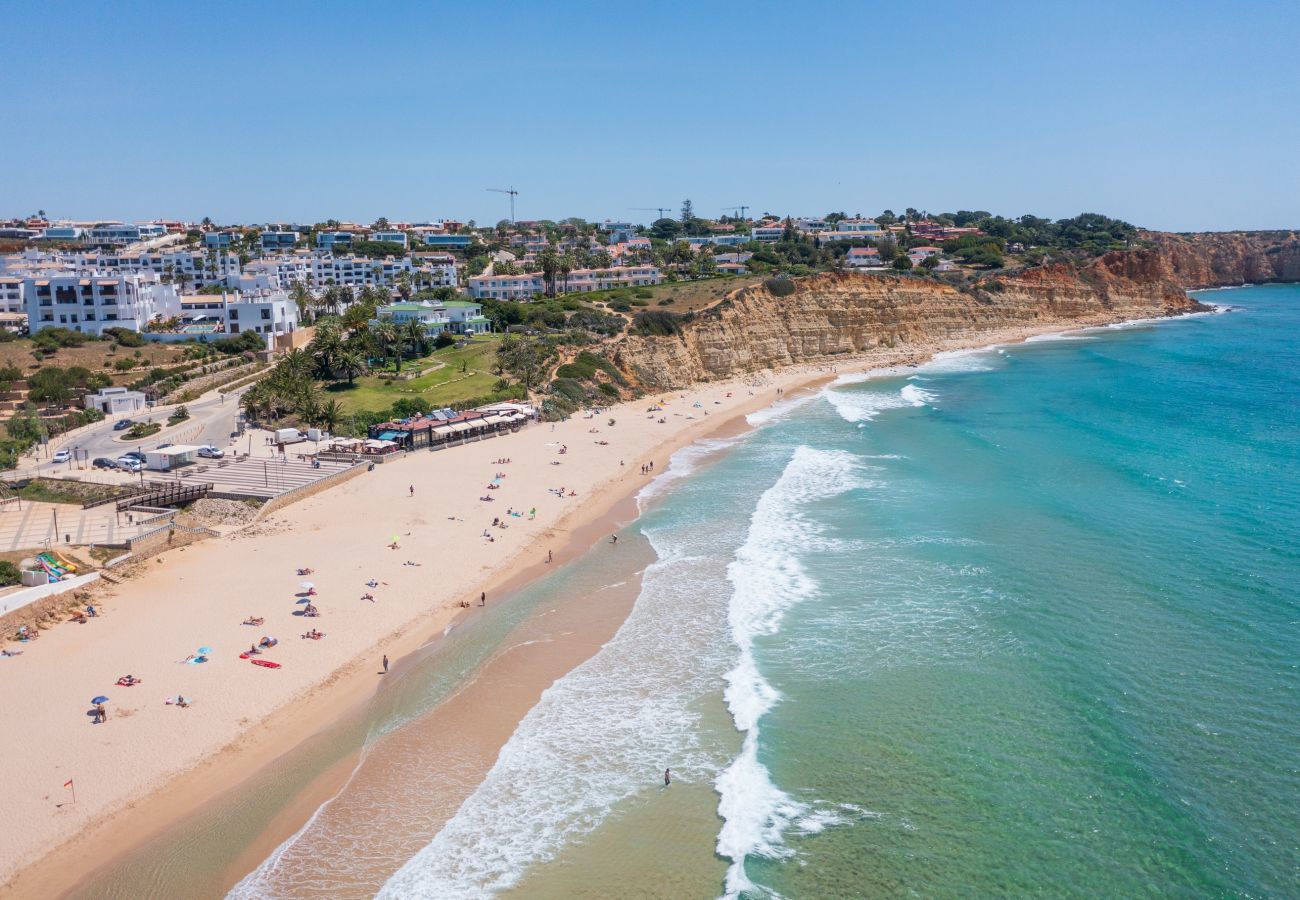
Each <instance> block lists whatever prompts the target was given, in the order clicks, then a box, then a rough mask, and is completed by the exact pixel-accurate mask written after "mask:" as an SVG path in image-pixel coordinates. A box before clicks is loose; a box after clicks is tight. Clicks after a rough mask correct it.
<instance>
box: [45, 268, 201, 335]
mask: <svg viewBox="0 0 1300 900" xmlns="http://www.w3.org/2000/svg"><path fill="white" fill-rule="evenodd" d="M23 300H24V302H25V304H26V307H27V324H28V328H29V329H30V330H31V331H32V332H33V333H34V332H37V331H40V330H41V329H44V328H68V329H70V330H72V331H84V332H86V333H88V334H96V335H97V334H102V333H103V330H104V329H105V328H113V327H118V328H130V329H131V330H133V331H143V330H144V327H145V325H146V324H148V322H149V320H150V319H152V318H153V317H154V314H155V312H156V311H157V310H158V309H159V308H169V307H171V306H173V305H175V304H176V303H177V302H178V301H177V297H176V289H175V288H174V287H172V286H171V285H170V284H163V283H162V282H161V281H160V280H159V279H158V276H157V275H155V274H153V273H152V272H117V273H104V272H93V273H92V272H71V273H69V272H62V271H56V272H50V273H33V274H29V275H28V276H26V277H25V278H24V279H23Z"/></svg>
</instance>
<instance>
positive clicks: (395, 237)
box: [368, 230, 407, 249]
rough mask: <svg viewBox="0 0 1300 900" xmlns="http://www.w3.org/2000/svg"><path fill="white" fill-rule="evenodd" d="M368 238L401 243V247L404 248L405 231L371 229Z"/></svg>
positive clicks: (388, 242)
mask: <svg viewBox="0 0 1300 900" xmlns="http://www.w3.org/2000/svg"><path fill="white" fill-rule="evenodd" d="M368 240H371V241H376V242H379V241H382V242H383V243H385V244H401V245H402V249H406V246H407V244H406V232H405V231H397V230H391V231H372V232H371V233H370V237H369V238H368Z"/></svg>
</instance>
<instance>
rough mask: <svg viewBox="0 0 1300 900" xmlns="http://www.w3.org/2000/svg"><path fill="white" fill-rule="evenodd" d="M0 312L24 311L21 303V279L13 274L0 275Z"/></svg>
mask: <svg viewBox="0 0 1300 900" xmlns="http://www.w3.org/2000/svg"><path fill="white" fill-rule="evenodd" d="M0 312H6V313H26V312H27V306H26V305H25V304H24V303H23V280H22V279H21V278H19V277H17V276H15V275H6V276H3V277H0Z"/></svg>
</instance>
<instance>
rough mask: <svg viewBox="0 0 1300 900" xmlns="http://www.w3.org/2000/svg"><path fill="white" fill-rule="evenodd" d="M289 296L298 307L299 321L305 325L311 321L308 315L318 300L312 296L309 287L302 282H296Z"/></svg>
mask: <svg viewBox="0 0 1300 900" xmlns="http://www.w3.org/2000/svg"><path fill="white" fill-rule="evenodd" d="M289 296H290V297H291V298H293V302H294V303H295V304H297V306H298V321H300V322H303V323H306V322H308V321H310V320H309V318H308V313H309V312H310V311H311V307H312V304H313V303H315V302H316V298H315V297H313V296H312V293H311V291H310V290H309V289H308V287H307V285H305V284H303V283H302V282H301V281H295V282H294V283H293V288H292V289H291V290H290V291H289Z"/></svg>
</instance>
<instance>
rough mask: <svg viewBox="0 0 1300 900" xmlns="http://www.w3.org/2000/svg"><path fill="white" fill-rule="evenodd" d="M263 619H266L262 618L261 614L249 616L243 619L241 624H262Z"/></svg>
mask: <svg viewBox="0 0 1300 900" xmlns="http://www.w3.org/2000/svg"><path fill="white" fill-rule="evenodd" d="M265 621H266V619H264V618H262V617H261V616H249V617H248V618H247V619H245V620H244V621H243V623H242V624H244V625H261V624H262V623H263V622H265Z"/></svg>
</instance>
